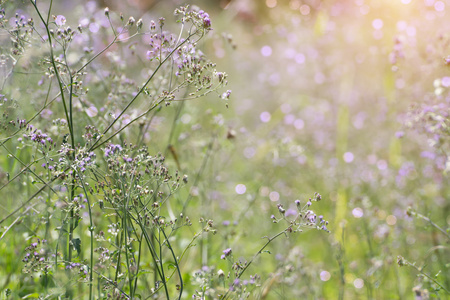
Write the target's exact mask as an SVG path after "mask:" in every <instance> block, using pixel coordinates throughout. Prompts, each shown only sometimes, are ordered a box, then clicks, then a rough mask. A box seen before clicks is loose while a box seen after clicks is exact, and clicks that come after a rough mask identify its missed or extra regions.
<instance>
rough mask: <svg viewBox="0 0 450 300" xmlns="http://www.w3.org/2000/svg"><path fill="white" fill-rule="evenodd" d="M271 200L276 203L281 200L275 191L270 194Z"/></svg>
mask: <svg viewBox="0 0 450 300" xmlns="http://www.w3.org/2000/svg"><path fill="white" fill-rule="evenodd" d="M269 199H270V201H273V202H276V201H278V200H280V194H279V193H278V192H275V191H273V192H270V194H269Z"/></svg>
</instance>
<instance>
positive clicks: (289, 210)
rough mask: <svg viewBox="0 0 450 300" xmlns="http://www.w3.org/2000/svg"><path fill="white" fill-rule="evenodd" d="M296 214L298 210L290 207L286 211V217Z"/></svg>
mask: <svg viewBox="0 0 450 300" xmlns="http://www.w3.org/2000/svg"><path fill="white" fill-rule="evenodd" d="M296 214H297V211H296V210H295V209H292V208H288V210H286V213H285V214H284V215H285V216H286V217H289V216H295V215H296Z"/></svg>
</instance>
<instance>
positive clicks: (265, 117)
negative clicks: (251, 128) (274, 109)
mask: <svg viewBox="0 0 450 300" xmlns="http://www.w3.org/2000/svg"><path fill="white" fill-rule="evenodd" d="M270 118H271V115H270V113H269V112H267V111H263V112H262V113H261V114H260V115H259V119H260V120H261V122H263V123H267V122H269V121H270Z"/></svg>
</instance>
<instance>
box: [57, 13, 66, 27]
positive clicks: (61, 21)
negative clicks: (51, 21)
mask: <svg viewBox="0 0 450 300" xmlns="http://www.w3.org/2000/svg"><path fill="white" fill-rule="evenodd" d="M55 23H56V25H58V26H64V24H66V17H64V16H63V15H58V16H57V17H56V19H55Z"/></svg>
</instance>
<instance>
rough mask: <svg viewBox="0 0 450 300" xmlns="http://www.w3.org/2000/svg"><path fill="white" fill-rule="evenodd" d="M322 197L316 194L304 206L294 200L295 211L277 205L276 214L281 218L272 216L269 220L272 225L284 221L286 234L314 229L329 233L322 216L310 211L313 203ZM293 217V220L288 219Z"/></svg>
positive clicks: (326, 222) (326, 223)
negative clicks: (286, 226) (286, 224)
mask: <svg viewBox="0 0 450 300" xmlns="http://www.w3.org/2000/svg"><path fill="white" fill-rule="evenodd" d="M321 199H322V196H321V195H320V194H318V193H315V194H314V197H313V198H309V200H308V201H307V202H306V204H304V205H302V204H301V201H300V200H295V201H294V204H295V206H296V209H294V208H292V207H291V208H289V209H287V210H286V209H285V208H284V207H283V205H282V204H281V203H279V204H277V208H278V212H279V213H280V215H281V218H276V217H275V215H272V216H271V217H270V218H271V219H272V221H273V223H278V222H280V221H281V220H285V221H287V222H288V223H289V227H288V228H287V229H286V232H288V233H291V232H302V231H303V230H302V228H315V229H317V230H323V231H326V232H330V231H329V230H328V228H327V226H328V221H326V220H325V219H324V218H323V216H322V215H319V216H318V215H317V214H316V213H315V212H314V211H312V210H311V209H310V207H311V205H312V203H313V202H317V201H320V200H321ZM291 216H294V218H290V217H291Z"/></svg>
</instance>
